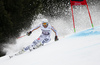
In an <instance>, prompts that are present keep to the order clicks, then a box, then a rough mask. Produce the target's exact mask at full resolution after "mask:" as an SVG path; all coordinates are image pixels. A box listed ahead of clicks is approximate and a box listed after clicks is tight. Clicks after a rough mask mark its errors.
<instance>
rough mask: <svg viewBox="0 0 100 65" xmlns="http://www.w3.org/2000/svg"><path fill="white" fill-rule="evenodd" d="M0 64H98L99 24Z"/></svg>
mask: <svg viewBox="0 0 100 65" xmlns="http://www.w3.org/2000/svg"><path fill="white" fill-rule="evenodd" d="M0 65H100V26H98V27H95V28H94V29H87V30H84V31H81V32H78V33H74V34H71V35H68V36H66V37H65V38H63V39H60V40H59V41H57V42H54V41H52V42H50V43H47V44H45V45H44V46H42V47H40V48H38V49H35V50H33V51H31V52H27V53H24V54H21V55H18V56H15V57H13V58H11V59H10V58H9V57H8V55H6V56H4V57H1V58H0Z"/></svg>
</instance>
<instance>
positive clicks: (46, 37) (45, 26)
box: [26, 19, 58, 50]
mask: <svg viewBox="0 0 100 65" xmlns="http://www.w3.org/2000/svg"><path fill="white" fill-rule="evenodd" d="M39 28H40V29H41V31H42V34H41V35H40V36H39V37H38V38H37V39H36V40H34V41H33V43H32V45H30V46H28V48H27V47H26V50H27V49H30V50H32V49H35V48H37V46H38V44H40V45H42V46H43V45H44V43H48V42H49V41H50V40H51V38H50V35H51V31H53V32H54V33H55V41H57V40H58V34H57V31H56V30H55V29H54V27H53V26H51V25H50V24H49V23H48V20H47V19H42V24H40V25H38V26H37V27H35V28H33V29H32V30H31V31H29V32H28V33H27V35H28V36H30V34H31V33H32V32H33V31H34V30H37V29H39Z"/></svg>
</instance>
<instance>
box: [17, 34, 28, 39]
mask: <svg viewBox="0 0 100 65" xmlns="http://www.w3.org/2000/svg"><path fill="white" fill-rule="evenodd" d="M25 36H26V35H23V36H20V37H18V38H17V39H19V38H22V37H25Z"/></svg>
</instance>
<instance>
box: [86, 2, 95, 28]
mask: <svg viewBox="0 0 100 65" xmlns="http://www.w3.org/2000/svg"><path fill="white" fill-rule="evenodd" d="M86 6H87V10H88V14H89V17H90V21H91V25H92V28H94V26H93V22H92V18H91V15H90V11H89V7H88V5H87V3H86Z"/></svg>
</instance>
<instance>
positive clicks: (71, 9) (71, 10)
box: [71, 5, 76, 32]
mask: <svg viewBox="0 0 100 65" xmlns="http://www.w3.org/2000/svg"><path fill="white" fill-rule="evenodd" d="M71 11H72V19H73V27H74V32H76V29H75V22H74V14H73V6H72V5H71Z"/></svg>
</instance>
